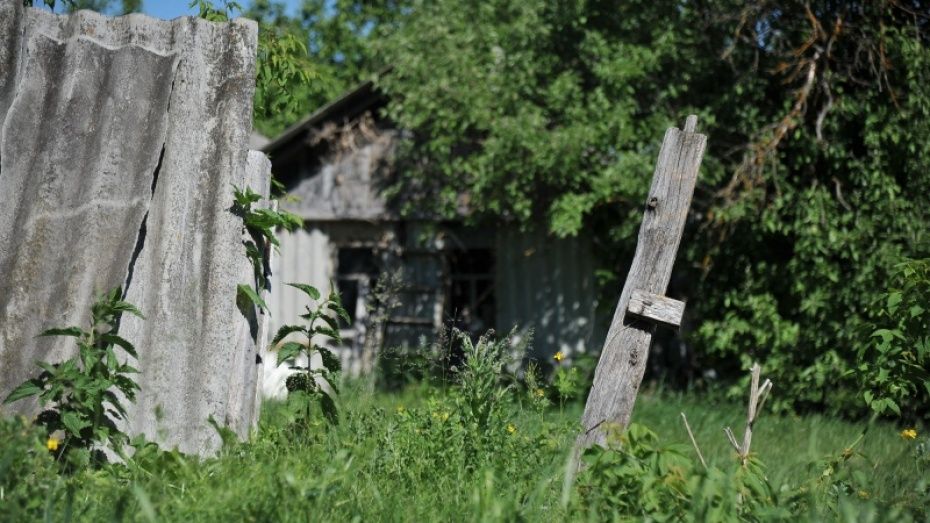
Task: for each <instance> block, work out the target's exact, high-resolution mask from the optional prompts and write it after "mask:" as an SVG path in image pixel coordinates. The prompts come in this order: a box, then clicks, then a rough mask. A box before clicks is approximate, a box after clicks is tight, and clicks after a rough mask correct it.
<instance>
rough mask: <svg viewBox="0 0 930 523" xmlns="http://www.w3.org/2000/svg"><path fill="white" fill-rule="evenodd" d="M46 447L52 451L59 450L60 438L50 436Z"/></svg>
mask: <svg viewBox="0 0 930 523" xmlns="http://www.w3.org/2000/svg"><path fill="white" fill-rule="evenodd" d="M45 448H47V449H48V450H50V451H52V452H54V451H56V450H58V438H48V441H46V442H45Z"/></svg>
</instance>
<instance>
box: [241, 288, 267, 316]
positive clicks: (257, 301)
mask: <svg viewBox="0 0 930 523" xmlns="http://www.w3.org/2000/svg"><path fill="white" fill-rule="evenodd" d="M236 291H237V292H238V293H239V295H240V296H243V297H245V298H246V299H248V300H249V301H250V302H252V303H253V304H254V305H255V306H256V307H258V308H259V309H261V310H264V311H265V312H267V313H268V314H271V312H270V311H269V310H268V305H267V304H266V303H265V300H263V299H262V297H261V296H259V295H258V294H257V293H256V292H255V289H253V288H252V287H251V286H249V285H245V284H243V283H240V284H239V285H237V286H236Z"/></svg>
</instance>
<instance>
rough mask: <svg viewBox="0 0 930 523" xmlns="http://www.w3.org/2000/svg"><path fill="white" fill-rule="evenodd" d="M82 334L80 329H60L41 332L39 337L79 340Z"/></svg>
mask: <svg viewBox="0 0 930 523" xmlns="http://www.w3.org/2000/svg"><path fill="white" fill-rule="evenodd" d="M83 334H84V331H83V330H81V328H80V327H62V328H54V329H48V330H45V331H42V334H39V336H74V337H75V338H80V337H81V336H82V335H83Z"/></svg>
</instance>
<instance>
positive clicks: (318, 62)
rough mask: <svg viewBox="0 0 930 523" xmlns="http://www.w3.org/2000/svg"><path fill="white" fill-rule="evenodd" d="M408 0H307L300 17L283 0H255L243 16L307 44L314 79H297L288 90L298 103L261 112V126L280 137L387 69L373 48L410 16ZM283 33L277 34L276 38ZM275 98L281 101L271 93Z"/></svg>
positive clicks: (272, 32) (308, 64)
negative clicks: (407, 8) (307, 80)
mask: <svg viewBox="0 0 930 523" xmlns="http://www.w3.org/2000/svg"><path fill="white" fill-rule="evenodd" d="M405 5H406V2H405V1H404V0H304V2H303V4H302V6H301V9H300V10H299V13H298V15H297V16H296V17H291V16H289V15H288V14H287V11H286V8H285V5H284V4H283V2H279V1H274V0H255V1H254V2H253V3H252V4H250V5H249V7H248V8H247V9H245V10H244V11H243V15H244V16H246V17H248V18H252V19H254V20H258V21H259V23H260V24H261V25H262V30H263V33H264V34H266V35H269V36H271V37H273V38H278V39H281V38H284V35H290V36H291V37H292V38H293V40H294V41H295V42H299V43H300V44H301V45H302V46H305V47H306V51H307V55H306V57H305V60H304V61H303V67H305V68H306V69H307V70H309V71H312V78H311V81H309V82H306V81H295V82H293V83H291V84H290V85H286V86H285V88H286V89H287V90H288V91H289V92H290V96H292V98H290V99H289V100H288V101H289V102H292V103H288V104H285V106H283V107H278V108H277V109H276V110H273V111H268V112H267V114H257V115H256V121H255V124H256V127H257V128H258V129H259V130H261V131H262V132H264V133H266V134H268V135H275V134H277V133H278V132H280V131H281V130H282V129H284V128H285V127H286V126H287V125H290V124H292V123H294V122H295V121H296V120H298V119H300V118H301V117H303V116H306V115H307V114H309V113H310V112H312V111H313V110H315V109H318V108H319V107H321V106H323V105H324V104H325V103H327V102H329V101H331V100H333V99H334V98H336V97H337V96H339V95H340V94H342V93H343V92H345V91H346V90H348V89H350V88H351V87H353V86H354V85H355V84H357V83H359V82H360V81H362V80H364V79H366V78H367V77H369V76H370V75H372V74H373V73H377V72H378V71H379V70H381V69H382V68H383V67H384V63H383V62H380V61H378V60H377V59H376V58H375V56H374V54H373V53H372V51H371V44H372V42H373V41H375V40H377V39H378V38H380V37H382V36H383V35H384V34H386V33H387V32H389V31H391V30H392V29H393V28H395V27H396V26H397V24H398V23H399V22H400V20H402V18H403V16H404V13H405V11H404V6H405ZM273 35H277V36H273ZM269 99H280V95H279V94H277V93H269Z"/></svg>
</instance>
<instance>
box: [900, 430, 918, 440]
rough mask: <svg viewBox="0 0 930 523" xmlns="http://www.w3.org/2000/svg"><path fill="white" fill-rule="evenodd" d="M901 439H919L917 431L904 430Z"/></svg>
mask: <svg viewBox="0 0 930 523" xmlns="http://www.w3.org/2000/svg"><path fill="white" fill-rule="evenodd" d="M901 437H902V438H904V439H917V429H904V430H902V431H901Z"/></svg>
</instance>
